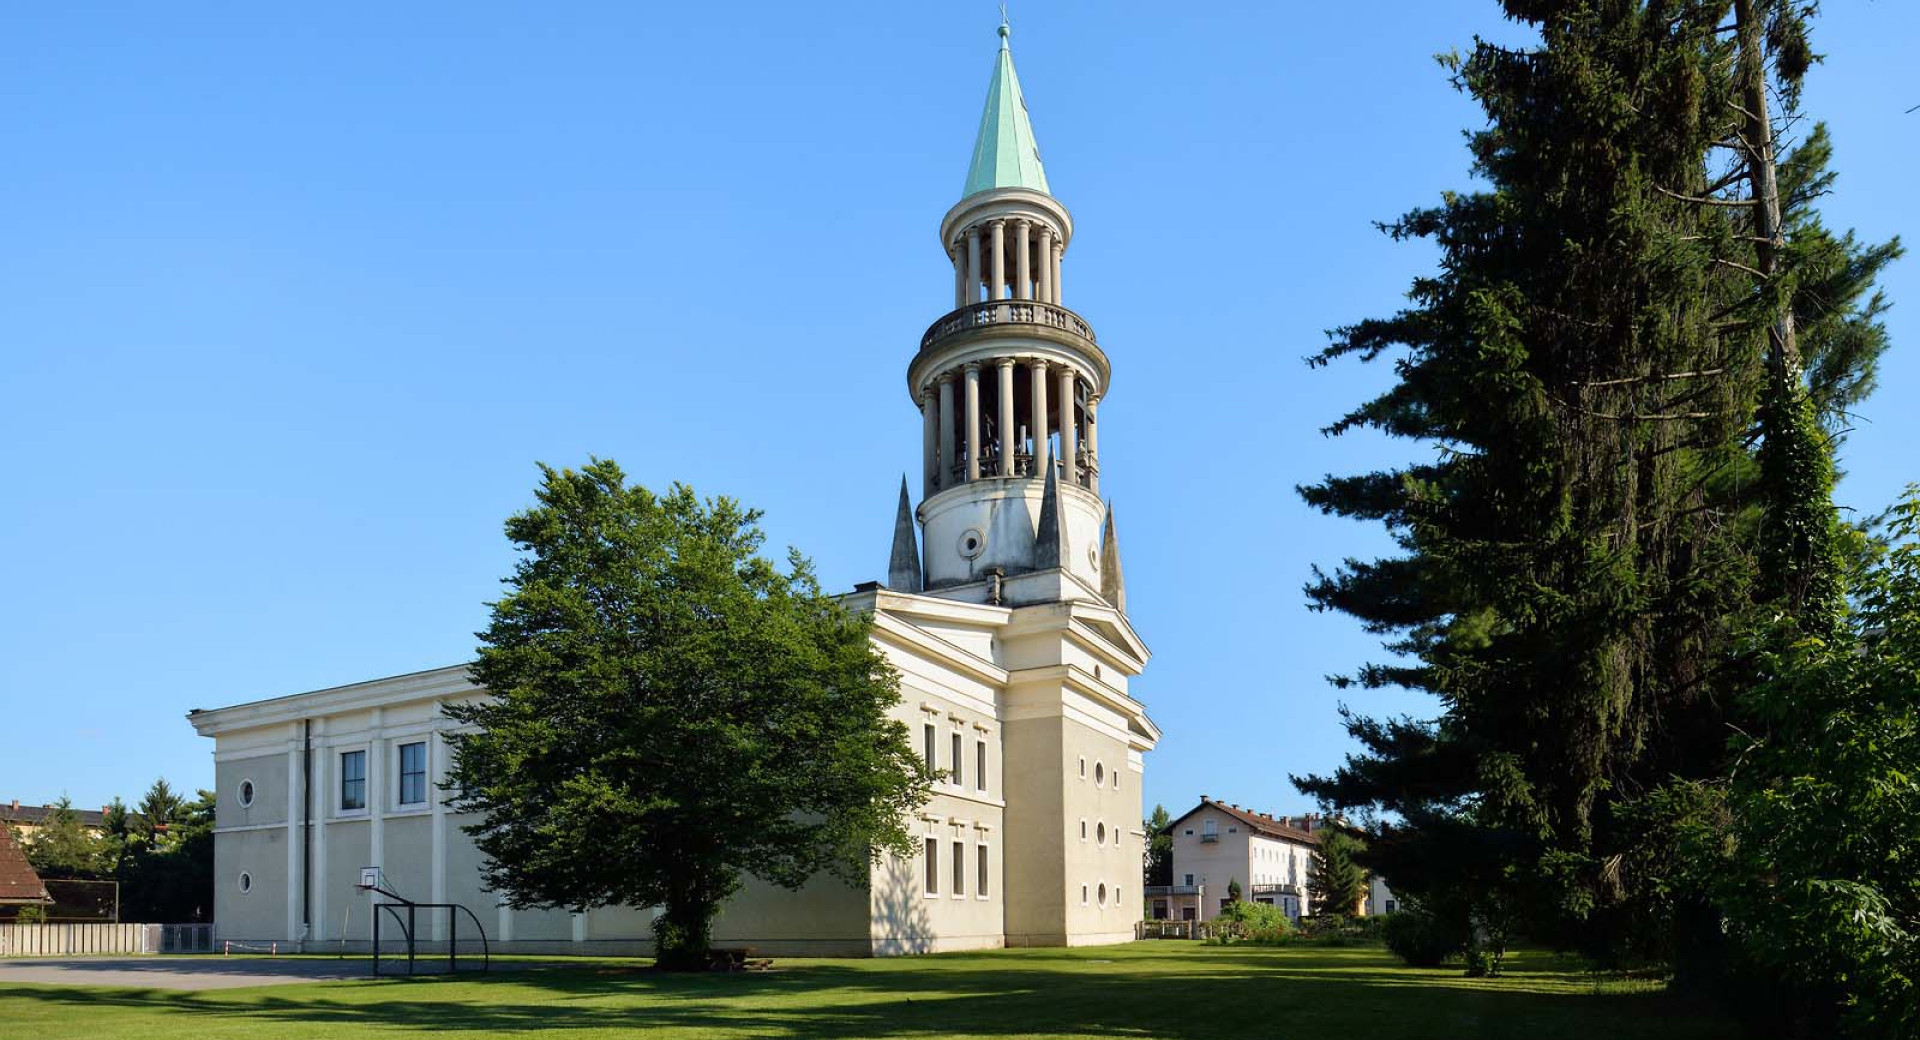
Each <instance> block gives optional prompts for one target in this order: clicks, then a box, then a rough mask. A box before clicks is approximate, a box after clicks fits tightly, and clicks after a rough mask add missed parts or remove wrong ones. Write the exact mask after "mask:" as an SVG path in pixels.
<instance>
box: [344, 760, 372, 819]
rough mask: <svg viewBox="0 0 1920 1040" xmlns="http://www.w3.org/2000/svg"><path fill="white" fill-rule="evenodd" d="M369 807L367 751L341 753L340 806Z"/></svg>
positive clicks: (351, 807)
mask: <svg viewBox="0 0 1920 1040" xmlns="http://www.w3.org/2000/svg"><path fill="white" fill-rule="evenodd" d="M366 807H367V753H366V752H365V751H345V752H342V753H341V755H340V808H342V809H365V808H366Z"/></svg>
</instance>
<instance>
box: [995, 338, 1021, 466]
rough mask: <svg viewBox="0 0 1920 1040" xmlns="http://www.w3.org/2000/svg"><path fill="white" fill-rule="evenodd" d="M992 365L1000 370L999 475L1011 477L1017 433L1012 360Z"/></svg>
mask: <svg viewBox="0 0 1920 1040" xmlns="http://www.w3.org/2000/svg"><path fill="white" fill-rule="evenodd" d="M994 364H995V365H996V366H998V367H999V369H1000V475H1001V476H1003V477H1011V476H1013V457H1014V449H1015V445H1014V443H1013V435H1014V434H1015V433H1017V432H1018V431H1017V430H1015V429H1014V425H1013V359H1012V358H1010V357H1003V358H1000V359H998V360H996V361H995V362H994Z"/></svg>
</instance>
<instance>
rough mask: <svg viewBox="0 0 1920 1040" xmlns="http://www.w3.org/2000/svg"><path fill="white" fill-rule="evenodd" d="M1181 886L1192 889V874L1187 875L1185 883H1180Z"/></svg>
mask: <svg viewBox="0 0 1920 1040" xmlns="http://www.w3.org/2000/svg"><path fill="white" fill-rule="evenodd" d="M1181 884H1183V885H1185V886H1187V887H1188V888H1192V887H1193V875H1192V874H1188V875H1187V879H1186V880H1185V881H1183V882H1181Z"/></svg>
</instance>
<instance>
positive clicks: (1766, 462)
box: [1733, 0, 1842, 632]
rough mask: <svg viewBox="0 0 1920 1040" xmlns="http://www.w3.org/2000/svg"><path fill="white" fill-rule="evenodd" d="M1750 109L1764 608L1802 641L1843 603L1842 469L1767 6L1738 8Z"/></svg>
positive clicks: (1747, 142)
mask: <svg viewBox="0 0 1920 1040" xmlns="http://www.w3.org/2000/svg"><path fill="white" fill-rule="evenodd" d="M1733 10H1734V19H1735V27H1736V31H1737V44H1738V47H1739V63H1740V64H1739V79H1740V96H1741V105H1742V107H1743V108H1744V109H1745V110H1746V111H1745V115H1744V117H1743V120H1742V123H1743V127H1742V130H1741V134H1740V138H1741V145H1742V149H1743V151H1744V152H1745V153H1746V162H1747V171H1748V176H1747V179H1748V182H1749V184H1750V185H1751V188H1752V192H1753V202H1754V204H1753V205H1752V206H1751V207H1749V209H1750V211H1751V212H1752V214H1753V230H1754V236H1755V238H1756V239H1758V242H1757V245H1756V248H1755V267H1756V269H1757V270H1758V271H1759V274H1760V287H1759V288H1760V293H1761V298H1762V299H1764V300H1765V301H1766V302H1767V306H1768V307H1769V308H1770V309H1771V310H1772V314H1770V315H1769V316H1768V317H1769V320H1768V322H1767V359H1766V361H1767V364H1766V383H1765V387H1764V390H1763V392H1762V395H1761V402H1760V414H1759V420H1760V435H1761V447H1760V485H1761V490H1760V494H1761V498H1762V501H1761V505H1762V508H1763V509H1764V510H1765V519H1764V524H1765V527H1764V528H1763V529H1762V535H1761V538H1762V541H1761V545H1760V584H1759V589H1758V592H1759V596H1758V599H1759V601H1760V602H1763V603H1773V604H1777V605H1778V607H1779V608H1780V609H1781V610H1783V611H1784V612H1785V613H1786V614H1787V615H1788V616H1789V617H1791V618H1792V619H1793V621H1794V623H1795V625H1796V627H1798V628H1799V629H1800V630H1801V631H1804V632H1818V631H1823V630H1825V629H1829V628H1831V627H1832V626H1833V625H1834V624H1835V623H1837V621H1838V619H1839V617H1840V610H1839V606H1840V602H1841V598H1842V593H1841V588H1840V584H1839V574H1838V573H1837V565H1836V562H1835V560H1834V556H1833V530H1832V527H1833V523H1834V510H1833V462H1832V460H1831V459H1830V458H1829V457H1828V454H1827V445H1826V443H1825V441H1824V438H1823V437H1822V435H1821V430H1820V425H1819V418H1818V416H1817V415H1816V414H1815V411H1814V407H1813V402H1812V400H1811V399H1810V398H1809V397H1808V394H1807V389H1806V386H1805V384H1804V383H1803V381H1802V376H1801V361H1800V346H1799V343H1798V341H1797V338H1796V333H1795V329H1794V318H1793V304H1794V299H1793V297H1794V294H1793V290H1792V286H1791V284H1790V279H1789V278H1788V274H1789V272H1788V271H1787V270H1785V264H1784V262H1783V259H1782V253H1783V252H1784V250H1785V245H1786V232H1785V230H1784V229H1783V228H1782V226H1781V224H1782V216H1781V203H1780V184H1779V179H1778V176H1777V171H1776V168H1775V162H1774V140H1773V117H1772V115H1771V113H1770V111H1769V106H1768V101H1769V99H1768V97H1767V71H1766V64H1767V52H1766V37H1765V33H1766V27H1765V26H1764V25H1762V24H1761V21H1762V16H1761V12H1760V10H1759V0H1734V4H1733Z"/></svg>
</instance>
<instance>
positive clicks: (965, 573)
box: [888, 24, 1125, 609]
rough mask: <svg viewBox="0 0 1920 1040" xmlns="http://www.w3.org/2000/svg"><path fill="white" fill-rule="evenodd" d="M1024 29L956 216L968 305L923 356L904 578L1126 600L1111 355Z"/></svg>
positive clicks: (993, 86) (961, 303) (953, 232)
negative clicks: (1081, 290)
mask: <svg viewBox="0 0 1920 1040" xmlns="http://www.w3.org/2000/svg"><path fill="white" fill-rule="evenodd" d="M1008 37H1009V30H1008V27H1007V26H1006V25H1004V24H1003V25H1001V26H1000V51H999V54H998V55H996V56H995V59H994V68H993V78H992V80H991V81H990V82H989V84H988V87H987V102H986V108H985V111H983V112H982V113H981V116H980V129H979V133H978V135H977V137H976V139H975V141H974V146H973V160H972V162H971V164H970V165H969V166H968V168H967V180H966V185H965V187H964V188H963V189H962V191H961V197H960V201H959V202H958V203H956V204H955V205H954V206H953V208H952V209H950V210H948V211H947V214H946V216H945V217H944V218H943V219H942V220H941V221H940V245H941V248H942V249H943V250H944V251H945V253H946V255H947V257H948V259H949V260H950V261H951V262H952V265H953V289H952V301H953V309H952V310H950V311H949V312H947V313H946V314H944V315H942V316H941V317H940V318H939V319H938V320H937V321H935V322H934V323H933V325H932V327H930V328H928V329H927V331H926V333H925V334H924V335H923V336H921V337H920V349H919V351H918V352H917V353H916V354H915V355H914V357H913V360H912V362H911V363H909V364H908V366H907V393H908V394H909V396H910V397H911V398H912V400H913V403H914V406H915V407H916V408H917V409H918V410H919V412H920V416H921V461H922V473H921V480H920V490H921V502H920V505H919V508H918V509H917V510H912V511H911V512H909V501H908V498H907V496H906V494H905V489H904V488H903V493H902V499H901V509H900V515H899V517H898V520H897V523H896V530H895V534H894V552H893V562H892V565H891V566H890V567H889V580H888V585H889V586H890V587H892V588H894V589H895V590H897V591H904V592H925V593H928V594H931V595H937V596H941V597H943V598H951V599H962V600H968V601H972V602H991V603H1004V604H1006V605H1009V606H1017V605H1022V604H1027V603H1040V602H1051V601H1062V600H1076V599H1091V600H1104V601H1105V602H1107V603H1108V604H1109V605H1112V606H1116V607H1118V606H1119V604H1120V602H1121V601H1123V600H1124V596H1125V592H1124V589H1123V588H1122V587H1121V585H1120V567H1119V553H1118V546H1117V545H1116V544H1114V543H1113V537H1114V536H1113V529H1112V518H1111V515H1110V513H1109V511H1108V509H1107V508H1106V507H1105V505H1104V504H1103V503H1102V501H1101V498H1100V462H1101V460H1100V449H1099V443H1100V438H1099V433H1100V427H1099V421H1098V413H1099V404H1100V400H1101V398H1102V397H1104V396H1105V395H1106V392H1107V385H1108V382H1109V380H1110V378H1111V367H1110V366H1109V364H1108V361H1107V356H1106V354H1105V352H1103V351H1102V350H1101V349H1100V345H1099V343H1098V342H1097V341H1096V340H1095V338H1094V334H1093V327H1092V326H1091V325H1089V324H1088V323H1087V321H1086V319H1084V318H1082V317H1081V316H1080V315H1078V314H1075V313H1074V312H1073V311H1071V310H1068V309H1067V307H1066V306H1065V304H1064V302H1063V300H1064V296H1063V293H1062V291H1061V274H1062V266H1063V260H1064V258H1065V256H1066V254H1067V249H1068V246H1069V245H1070V244H1071V243H1072V241H1073V216H1072V214H1070V213H1069V212H1068V211H1067V207H1066V206H1064V205H1062V204H1061V203H1060V201H1059V200H1058V199H1056V198H1054V197H1053V194H1052V191H1051V190H1050V189H1049V187H1048V185H1047V175H1046V170H1045V168H1044V167H1043V166H1042V165H1041V162H1040V149H1039V146H1038V144H1037V143H1036V142H1035V140H1034V135H1033V123H1032V121H1031V119H1030V118H1029V116H1028V113H1027V105H1026V99H1025V98H1024V97H1023V96H1022V95H1021V92H1020V80H1019V78H1018V77H1017V76H1016V75H1015V74H1014V69H1013V53H1012V51H1011V49H1010V48H1009V46H1008V42H1009V41H1008ZM916 526H917V527H918V531H917V532H916V531H915V530H914V528H915V527H916ZM916 534H918V536H919V537H918V539H917V540H918V542H919V546H918V548H919V549H920V550H921V551H920V552H915V551H914V549H915V546H913V545H912V542H913V541H914V540H916V539H915V535H916ZM915 557H918V560H917V561H916V560H914V558H915ZM912 562H919V563H920V566H918V567H913V566H909V564H910V563H912ZM915 572H917V573H915ZM1121 609H1124V608H1121Z"/></svg>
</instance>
